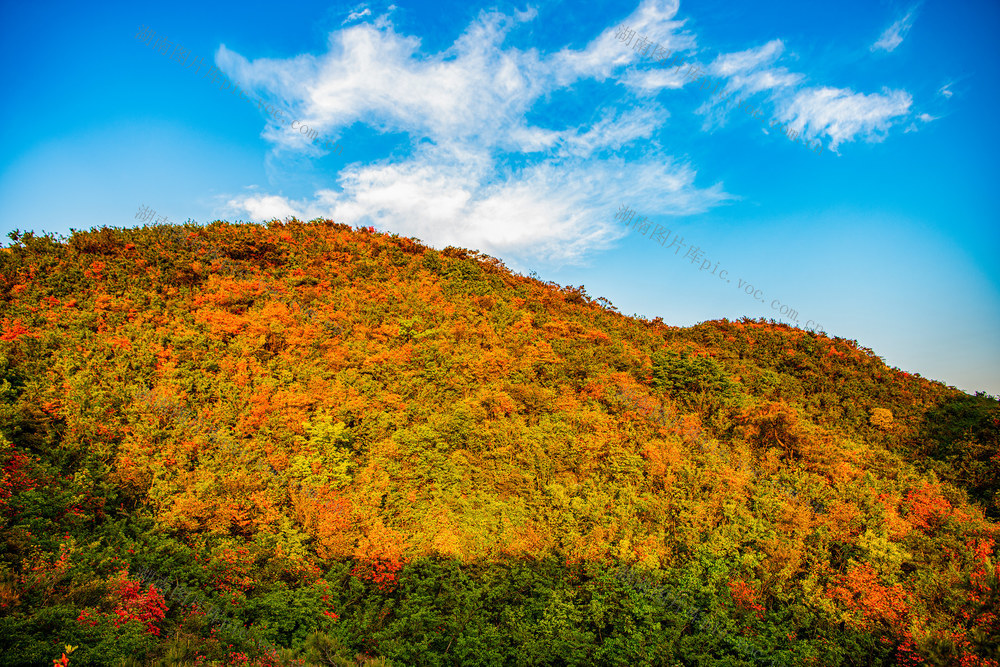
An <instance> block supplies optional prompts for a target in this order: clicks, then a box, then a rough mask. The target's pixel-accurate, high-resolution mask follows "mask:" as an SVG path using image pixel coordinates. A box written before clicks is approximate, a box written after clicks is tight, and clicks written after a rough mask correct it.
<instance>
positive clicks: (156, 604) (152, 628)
mask: <svg viewBox="0 0 1000 667" xmlns="http://www.w3.org/2000/svg"><path fill="white" fill-rule="evenodd" d="M114 591H115V594H116V595H117V596H118V599H119V602H118V606H117V607H116V608H115V611H114V613H115V616H116V618H115V627H116V628H117V627H119V626H120V625H121V624H122V623H127V622H129V621H141V622H143V623H145V624H146V631H147V632H149V633H150V634H152V635H159V634H160V628H158V627H157V626H156V622H157V621H162V620H163V619H164V617H165V616H166V615H167V601H166V600H165V599H164V597H163V595H162V594H161V593H160V592H159V591H157V590H156V587H155V586H153V584H150V585H149V588H148V589H147V590H146V591H145V592H143V590H142V582H141V581H131V580H129V579H128V578H127V577H126V576H125V573H124V572H122V573H120V574H119V578H118V579H117V580H116V581H115V588H114Z"/></svg>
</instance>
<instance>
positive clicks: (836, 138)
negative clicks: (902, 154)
mask: <svg viewBox="0 0 1000 667" xmlns="http://www.w3.org/2000/svg"><path fill="white" fill-rule="evenodd" d="M912 103H913V99H912V98H911V97H910V95H909V93H907V92H906V91H902V90H888V89H883V91H882V92H881V93H872V94H870V95H865V94H864V93H855V92H853V91H851V90H845V89H841V88H829V87H823V88H808V89H805V90H802V91H799V92H798V93H796V95H795V97H794V98H793V99H792V100H791V102H790V103H788V104H787V105H786V106H785V108H784V109H783V110H782V111H781V112H780V113H779V115H778V117H779V118H780V119H781V120H782V121H789V122H790V125H791V126H792V128H794V129H796V130H798V131H799V132H801V133H804V134H805V135H806V136H807V137H810V138H811V137H816V136H819V135H820V134H825V135H827V136H828V137H830V149H831V150H834V151H835V150H837V146H839V145H840V144H841V143H843V142H845V141H854V140H855V139H857V138H862V139H864V140H865V141H869V142H877V141H882V140H883V139H884V138H885V135H886V134H887V133H888V131H889V128H890V127H891V126H892V124H893V122H894V119H898V118H902V117H905V116H907V115H908V114H909V111H910V106H911V105H912Z"/></svg>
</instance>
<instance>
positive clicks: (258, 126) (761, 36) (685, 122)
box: [0, 0, 1000, 395]
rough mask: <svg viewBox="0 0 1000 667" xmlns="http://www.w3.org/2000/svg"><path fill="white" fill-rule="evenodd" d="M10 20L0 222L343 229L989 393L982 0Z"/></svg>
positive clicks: (254, 5)
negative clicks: (148, 212)
mask: <svg viewBox="0 0 1000 667" xmlns="http://www.w3.org/2000/svg"><path fill="white" fill-rule="evenodd" d="M0 12H2V13H0V37H2V39H0V50H2V55H3V57H4V62H7V63H8V66H7V67H5V68H4V69H3V72H2V74H0V76H2V79H3V80H2V83H3V90H4V98H5V99H6V100H7V103H6V104H4V105H0V120H2V122H0V227H2V232H3V234H4V236H6V234H7V233H8V232H9V231H11V230H13V229H21V230H26V229H31V230H35V231H48V232H57V233H67V232H68V231H69V229H70V228H76V229H88V228H90V227H94V226H102V225H108V226H115V227H127V226H133V225H139V224H141V223H140V222H139V221H138V220H136V219H135V216H136V213H137V212H138V210H139V208H140V206H147V207H149V208H151V209H153V210H155V211H156V212H157V213H158V215H161V216H166V217H167V218H168V219H169V220H170V221H172V222H184V221H186V220H189V219H190V220H194V221H196V222H198V223H207V222H210V221H212V220H215V219H224V220H230V221H237V220H254V221H261V220H269V219H272V218H280V219H283V218H285V217H287V216H292V215H294V216H296V217H298V218H299V219H303V220H310V219H313V218H317V217H324V218H332V219H334V220H337V221H339V222H345V223H348V224H351V225H355V226H358V225H366V226H367V225H373V226H375V227H376V228H378V229H380V230H383V231H388V232H394V233H398V234H401V235H403V236H412V237H416V238H419V239H421V240H422V241H424V242H426V243H428V244H430V245H432V246H435V247H438V248H443V247H444V246H446V245H457V246H464V247H469V248H473V249H478V250H481V251H483V252H486V253H488V254H491V255H494V256H496V257H499V258H501V259H502V260H503V261H504V262H505V263H506V264H507V265H508V266H510V267H511V268H512V269H514V270H517V271H520V272H522V273H528V272H530V271H535V272H537V274H538V275H539V276H540V277H541V278H542V279H543V280H554V281H556V282H558V283H560V284H564V285H584V286H585V287H586V288H587V292H588V294H590V296H592V297H598V296H603V297H606V298H608V299H609V300H610V301H611V302H612V303H613V304H614V305H615V306H616V307H617V308H618V309H619V310H620V311H621V312H623V313H625V314H629V315H632V314H637V315H640V316H643V317H650V318H652V317H656V316H661V317H662V318H663V319H664V321H665V322H667V323H669V324H675V325H690V324H694V323H697V322H700V321H704V320H708V319H716V318H723V317H728V318H730V319H738V318H740V317H743V316H749V317H753V318H757V317H773V318H775V319H777V320H779V321H785V322H787V323H789V324H793V325H796V324H797V325H798V326H803V327H805V326H806V325H807V324H808V325H809V326H810V327H817V326H819V327H821V328H822V329H823V330H825V331H826V332H827V333H829V334H830V335H835V336H842V337H845V338H848V339H852V340H857V341H858V343H859V344H861V345H863V346H865V347H869V348H871V349H872V350H874V352H875V353H876V354H878V355H879V356H881V357H882V358H884V359H885V360H886V361H887V362H888V363H890V364H891V365H893V366H896V367H899V368H901V369H902V370H905V371H907V372H911V373H920V374H921V375H923V376H924V377H928V378H932V379H935V380H940V381H943V382H945V383H947V384H950V385H953V386H956V387H959V388H961V389H963V390H966V391H970V392H971V391H976V390H985V391H988V392H989V393H991V394H994V395H998V394H1000V265H998V261H997V257H998V256H1000V224H998V223H1000V203H998V202H1000V198H998V194H997V193H998V188H997V186H996V181H997V179H998V173H997V172H998V169H997V157H996V149H997V147H998V145H1000V141H998V129H997V125H998V124H997V120H996V119H997V112H998V102H1000V94H998V83H1000V76H998V66H1000V46H998V40H997V38H996V35H997V34H998V29H1000V5H998V3H996V2H987V1H979V2H977V1H968V2H960V3H944V2H939V1H938V2H934V1H931V0H925V1H924V2H871V1H870V0H869V1H866V2H860V1H858V2H855V1H852V0H848V1H847V2H840V3H800V2H785V1H780V2H778V1H765V2H753V3H750V2H745V3H733V2H732V1H731V0H730V1H728V2H723V1H722V0H704V1H702V2H697V3H694V2H692V3H686V4H678V3H676V2H666V1H664V0H652V1H651V0H643V1H641V2H638V3H631V4H630V3H628V2H624V3H623V2H614V3H612V2H600V1H598V2H587V3H583V2H576V3H570V2H558V1H557V2H541V3H533V4H510V3H491V4H479V3H468V2H455V1H453V0H447V1H446V2H434V3H430V2H407V1H406V0H397V1H396V4H390V3H346V4H339V3H333V4H326V3H316V2H309V1H308V0H304V1H302V2H298V3H295V4H294V5H293V6H290V7H288V6H282V5H278V4H273V3H268V4H264V3H259V2H240V3H228V2H219V3H188V2H173V3H169V4H168V3H163V4H161V5H152V4H143V5H135V4H131V3H129V4H126V3H116V2H107V3H97V4H91V3H88V4H85V5H81V4H79V3H68V2H44V1H42V2H38V3H19V4H18V5H17V6H15V5H14V3H4V4H3V6H2V9H0ZM142 27H145V28H147V29H148V30H149V31H151V32H153V33H155V36H154V37H153V38H152V40H151V41H152V42H153V44H156V43H157V42H158V40H160V39H164V38H165V39H166V40H167V41H169V45H167V46H166V47H164V48H166V49H167V50H168V53H167V54H166V55H163V54H161V53H160V52H159V51H158V50H156V49H155V48H154V46H151V45H150V44H147V43H144V42H143V41H141V40H140V39H138V38H137V37H136V35H137V33H140V29H141V28H142ZM626 27H627V29H628V30H632V31H634V33H635V34H634V36H631V35H630V34H629V33H623V32H622V30H623V28H626ZM148 34H149V33H146V35H147V36H148ZM630 37H631V39H630V41H626V40H628V39H629V38H630ZM640 38H641V39H644V40H645V42H643V43H644V44H646V43H648V44H649V45H650V49H649V50H648V51H646V52H645V53H641V52H640V51H639V50H637V49H636V43H637V42H638V40H639V39H640ZM653 44H655V45H658V46H659V47H660V49H661V50H660V51H659V52H656V51H654V49H655V47H653V46H652V45H653ZM177 47H180V48H182V49H186V50H187V51H188V52H189V53H188V54H182V53H179V52H178V53H177V54H176V55H177V56H178V57H179V58H181V59H185V58H186V60H185V62H184V63H183V64H182V63H181V62H177V61H175V60H173V59H172V57H173V56H174V55H175V53H174V50H175V49H176V48H177ZM668 52H669V56H668V55H667V54H668ZM654 53H655V54H657V55H655V56H654ZM198 58H202V59H203V61H202V62H201V63H195V64H191V63H192V62H193V61H196V59H198ZM678 64H679V67H678V66H677V65H678ZM188 65H190V66H188ZM212 67H215V68H217V70H218V73H219V74H218V75H219V76H225V77H228V80H229V81H231V82H233V84H235V85H236V86H238V90H240V91H243V92H242V93H239V94H238V93H236V92H234V90H233V89H232V88H228V86H229V84H228V83H227V84H223V83H222V79H216V81H215V83H213V82H212V79H211V76H212V74H211V73H209V72H210V68H212ZM198 68H200V71H199V70H198ZM703 84H704V86H703ZM709 86H710V87H711V88H708V87H709ZM220 88H226V89H222V90H220ZM723 97H728V98H729V99H730V100H732V102H729V103H723V102H722V98H723ZM257 100H260V102H261V104H258V103H257ZM737 100H739V101H742V102H743V103H745V105H747V106H748V107H750V108H751V111H750V112H749V113H748V112H745V111H744V110H741V109H740V108H739V107H738V106H737V105H736V104H735V101H737ZM279 112H280V113H279ZM751 114H752V115H751ZM293 124H294V125H295V127H296V128H299V129H300V128H301V126H302V125H303V124H305V125H307V126H308V127H309V128H311V130H314V131H315V133H316V140H315V141H310V140H309V138H308V137H307V136H305V135H303V134H301V133H300V132H298V131H296V129H292V127H290V126H291V125H293ZM789 135H791V136H792V137H795V138H797V139H799V140H800V141H799V142H796V141H793V140H792V138H790V136H789ZM803 140H804V141H806V142H807V143H809V144H810V145H811V146H813V147H815V149H812V148H809V147H807V146H805V145H803V144H802V143H801V141H803ZM327 141H328V142H329V144H326V145H333V144H335V143H336V144H339V146H340V147H341V148H340V150H339V151H338V150H332V151H331V150H328V149H326V148H325V147H324V145H325V144H324V142H327ZM623 205H624V206H626V207H628V208H629V209H631V210H632V211H635V212H636V216H635V217H634V218H633V221H634V220H636V219H638V218H639V217H646V218H647V221H649V222H651V223H652V227H651V228H650V229H651V230H653V231H655V230H657V229H659V230H660V231H661V238H666V239H668V240H667V242H666V243H664V244H662V245H661V244H660V243H658V242H657V241H654V240H652V239H651V238H650V236H651V233H647V234H646V235H645V236H643V235H640V233H639V231H640V230H638V229H635V228H632V229H630V228H629V227H628V226H627V225H625V224H623V223H622V221H621V219H620V218H621V216H620V215H619V216H617V217H618V219H616V213H617V212H618V211H619V210H620V209H621V208H622V206H623ZM657 225H658V226H659V227H658V228H657ZM664 230H669V234H666V235H665V236H664V235H663V234H662V232H663V231H664ZM670 239H675V240H676V241H677V242H678V243H679V242H681V241H683V243H684V245H683V246H680V248H681V249H680V250H679V251H678V250H677V248H678V246H677V245H675V246H674V247H673V248H670V249H668V248H667V245H668V244H669V242H670ZM4 241H5V242H6V238H5V239H4ZM689 253H690V256H688V255H689ZM695 258H697V259H695ZM705 259H708V260H710V261H711V264H712V266H713V267H716V268H717V273H716V274H715V275H711V273H712V271H713V270H714V269H706V270H704V271H703V270H700V267H701V266H702V265H703V262H704V260H705ZM693 262H694V263H693ZM722 270H726V271H727V274H725V275H726V278H725V279H720V277H719V275H720V274H721V272H722ZM727 280H728V281H729V282H727ZM748 284H749V285H752V286H753V288H752V289H751V290H750V292H749V293H748V292H747V291H746V286H747V285H748ZM741 285H742V287H741ZM776 302H777V303H778V304H779V306H780V305H787V306H789V307H792V308H794V309H795V311H796V312H797V314H798V315H797V320H798V321H797V322H796V321H795V320H794V319H792V320H790V319H789V316H787V315H786V316H784V317H782V314H781V312H780V308H779V307H777V306H774V304H775V303H776ZM810 322H811V324H810Z"/></svg>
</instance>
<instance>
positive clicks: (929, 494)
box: [906, 484, 953, 532]
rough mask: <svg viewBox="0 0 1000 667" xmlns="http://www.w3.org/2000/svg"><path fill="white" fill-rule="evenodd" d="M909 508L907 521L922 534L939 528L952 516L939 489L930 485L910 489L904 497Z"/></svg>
mask: <svg viewBox="0 0 1000 667" xmlns="http://www.w3.org/2000/svg"><path fill="white" fill-rule="evenodd" d="M906 504H907V505H908V506H909V508H910V512H909V515H908V517H907V518H908V519H909V521H910V523H912V524H913V526H914V527H915V528H918V529H920V530H922V531H924V532H928V531H931V530H933V529H935V528H937V527H938V526H940V525H941V524H942V523H943V522H944V520H945V519H946V518H948V517H949V516H951V515H952V514H953V510H952V506H951V503H949V502H948V501H947V500H946V499H945V498H944V497H942V496H941V491H940V488H939V487H937V486H935V485H932V484H924V485H923V486H921V487H919V488H916V489H912V490H911V491H910V493H909V494H907V496H906Z"/></svg>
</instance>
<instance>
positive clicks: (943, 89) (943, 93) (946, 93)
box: [938, 83, 955, 99]
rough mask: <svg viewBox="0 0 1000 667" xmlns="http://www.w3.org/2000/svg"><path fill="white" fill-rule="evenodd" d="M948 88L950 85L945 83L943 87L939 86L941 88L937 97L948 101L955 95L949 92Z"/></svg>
mask: <svg viewBox="0 0 1000 667" xmlns="http://www.w3.org/2000/svg"><path fill="white" fill-rule="evenodd" d="M950 86H951V84H950V83H946V84H944V85H943V86H941V88H939V89H938V95H941V96H942V97H944V98H945V99H949V98H950V97H951V96H952V95H954V94H955V93H953V92H951V89H950Z"/></svg>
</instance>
